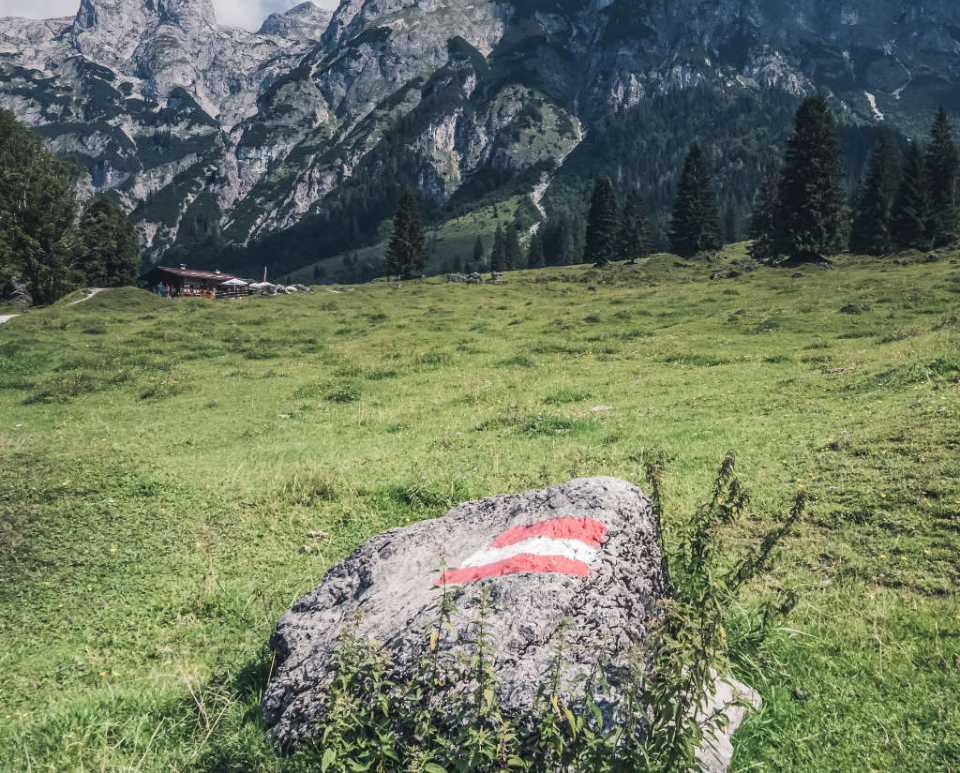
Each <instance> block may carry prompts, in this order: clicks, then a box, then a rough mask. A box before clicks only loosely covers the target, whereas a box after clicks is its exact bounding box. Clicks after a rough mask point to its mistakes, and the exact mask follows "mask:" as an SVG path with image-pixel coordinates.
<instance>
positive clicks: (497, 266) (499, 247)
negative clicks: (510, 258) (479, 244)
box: [490, 225, 507, 274]
mask: <svg viewBox="0 0 960 773" xmlns="http://www.w3.org/2000/svg"><path fill="white" fill-rule="evenodd" d="M506 262H507V261H506V242H505V239H504V235H503V226H501V225H497V232H496V233H495V234H494V235H493V250H492V251H491V252H490V273H491V274H499V273H502V272H503V271H504V270H505V269H506Z"/></svg>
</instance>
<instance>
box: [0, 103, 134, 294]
mask: <svg viewBox="0 0 960 773" xmlns="http://www.w3.org/2000/svg"><path fill="white" fill-rule="evenodd" d="M77 179H78V171H77V170H76V169H75V168H74V167H73V166H71V165H70V164H68V163H67V162H65V161H62V160H60V159H58V158H56V157H55V156H54V155H52V154H51V153H49V152H48V151H47V150H45V149H44V147H43V143H42V142H41V141H40V139H39V138H38V137H37V136H36V135H35V134H33V132H31V131H30V130H29V129H27V128H26V127H25V126H22V125H21V124H20V123H18V122H17V120H16V118H15V117H14V115H13V113H11V112H8V111H0V290H2V288H3V287H14V286H20V285H24V286H25V287H26V289H27V291H28V292H29V294H30V296H31V298H32V300H33V302H34V303H38V304H48V303H53V302H54V301H56V300H58V299H59V298H61V297H63V296H64V295H65V294H66V293H68V292H70V291H71V290H73V289H75V288H77V287H81V286H84V285H86V286H96V287H116V286H120V285H126V284H133V283H134V282H135V281H136V276H137V270H138V268H139V264H140V248H139V244H138V242H137V237H136V232H135V231H134V228H133V226H132V225H131V224H130V222H129V220H128V219H127V217H126V215H125V214H124V212H123V210H122V209H121V208H120V207H119V206H117V205H116V204H115V203H114V202H113V201H111V200H110V199H108V198H105V197H98V198H95V199H94V200H93V201H91V202H90V203H88V204H87V206H86V207H85V208H83V210H82V213H81V214H80V217H79V220H78V217H77V215H78V212H81V203H80V201H79V199H78V197H77Z"/></svg>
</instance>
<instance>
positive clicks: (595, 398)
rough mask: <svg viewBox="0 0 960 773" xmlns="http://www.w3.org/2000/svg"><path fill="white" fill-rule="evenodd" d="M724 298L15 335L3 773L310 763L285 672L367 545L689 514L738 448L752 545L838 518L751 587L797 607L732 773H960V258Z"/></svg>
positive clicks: (605, 275)
mask: <svg viewBox="0 0 960 773" xmlns="http://www.w3.org/2000/svg"><path fill="white" fill-rule="evenodd" d="M742 249H743V248H742V246H740V247H735V248H731V249H730V250H729V251H728V252H727V253H726V254H725V256H724V259H725V260H731V261H732V260H735V259H737V258H738V257H741V256H742ZM715 269H716V266H715V265H713V266H708V265H706V264H702V263H679V262H677V261H676V260H675V259H674V258H672V257H670V256H662V255H661V256H655V257H653V258H650V259H648V260H646V261H644V262H641V263H640V264H639V265H637V266H623V265H621V266H614V267H612V268H610V269H608V270H605V271H602V272H599V271H595V270H592V269H587V268H584V267H574V268H568V269H555V270H543V271H537V272H517V273H512V274H509V275H508V276H507V277H506V279H505V280H504V281H503V283H502V284H499V285H496V286H492V285H485V286H463V285H449V284H446V283H444V282H443V281H441V280H429V281H425V282H414V283H408V284H404V285H403V286H397V285H396V284H387V283H383V282H377V283H373V284H370V285H364V286H358V287H339V288H335V289H334V288H317V289H316V290H315V292H313V293H312V294H310V295H301V296H289V297H277V298H264V299H253V298H251V299H246V300H243V301H241V302H232V303H229V302H221V303H216V302H210V301H181V302H173V301H164V300H161V299H158V298H155V297H153V296H150V295H148V294H146V293H144V292H142V291H139V290H133V289H122V290H113V291H109V292H106V293H104V294H102V295H100V296H98V297H96V298H94V299H93V300H91V301H89V302H87V303H83V304H81V305H77V306H66V305H63V304H61V305H58V306H54V307H51V308H47V309H39V310H34V311H30V312H29V313H27V314H25V315H23V316H21V317H18V318H16V319H14V320H12V321H11V322H9V323H8V324H6V325H3V326H2V327H0V644H2V646H0V696H2V698H0V769H2V770H4V771H17V772H19V771H73V770H82V771H99V770H110V771H114V770H123V771H141V770H142V771H247V770H265V771H289V770H298V769H302V768H305V767H308V765H309V762H308V761H307V760H306V759H304V758H302V757H299V756H296V755H295V756H292V757H280V756H278V755H277V754H275V752H274V750H273V749H272V747H271V746H270V744H269V742H268V741H267V740H266V739H265V736H264V732H263V728H262V726H261V724H260V719H259V696H260V693H261V690H262V688H263V686H264V684H265V682H266V679H267V678H268V675H269V672H270V666H271V663H270V656H269V652H268V650H267V649H266V643H267V640H268V638H269V635H270V632H271V629H272V626H273V624H274V623H275V621H276V619H277V618H278V616H279V615H280V614H281V613H282V612H283V611H284V610H285V609H286V608H287V607H288V606H289V604H290V603H291V602H292V601H293V600H294V599H295V598H296V597H298V596H299V595H300V594H302V593H304V592H305V591H307V590H309V589H310V588H311V587H313V586H314V585H316V584H317V583H318V582H319V581H320V579H321V578H322V576H323V574H324V572H325V570H326V569H327V568H328V567H329V566H330V565H331V564H333V563H335V562H336V561H338V560H339V559H341V558H343V557H344V556H345V555H347V554H348V553H349V552H350V551H352V550H353V548H355V547H356V546H357V545H358V544H359V543H360V542H361V541H363V540H364V539H366V538H368V537H370V536H373V535H374V534H377V533H379V532H381V531H383V530H384V529H386V528H389V527H394V526H400V525H403V524H408V523H411V522H413V521H416V520H419V519H423V518H428V517H431V516H435V515H439V514H442V513H443V512H444V511H445V510H446V509H447V508H448V507H449V506H452V505H454V504H456V503H458V502H461V501H463V500H466V499H472V498H479V497H483V496H487V495H492V494H496V493H502V492H508V491H514V490H521V489H527V488H533V487H541V486H544V485H547V484H551V483H557V482H562V481H564V480H567V479H569V478H572V477H576V476H587V475H614V476H618V477H622V478H626V479H628V480H632V481H636V482H638V483H639V482H642V480H643V468H644V462H645V460H646V459H648V458H649V455H650V454H651V453H654V452H655V451H656V450H662V451H663V452H665V453H666V455H667V457H668V458H669V460H670V465H669V468H668V471H667V476H666V484H667V494H668V501H667V511H668V513H670V514H673V515H674V516H676V514H682V513H688V512H691V511H692V509H693V508H694V506H695V505H696V503H697V502H698V501H699V498H700V497H701V496H702V495H703V494H704V493H705V492H706V491H707V490H708V487H709V485H710V481H711V480H712V476H713V474H714V472H715V468H716V466H717V464H718V463H719V461H720V459H721V458H722V456H723V454H724V453H725V452H726V451H728V450H734V451H735V452H736V453H737V454H738V466H739V470H740V472H741V474H742V475H743V477H744V478H745V479H746V481H747V483H748V485H749V486H750V487H751V489H752V492H753V507H754V511H755V512H756V516H755V517H754V518H752V519H748V520H746V521H744V522H742V523H741V524H740V525H738V526H736V527H734V528H731V529H729V533H727V534H726V535H725V539H726V540H728V544H730V545H731V546H736V545H737V544H738V543H741V542H743V541H746V540H747V539H753V538H755V537H756V536H757V535H759V534H761V533H763V532H764V531H765V530H766V528H768V527H769V526H770V524H771V522H772V520H773V517H774V514H775V513H777V512H780V511H782V510H783V509H785V508H786V507H788V506H789V504H790V501H791V499H792V495H793V493H794V492H795V491H796V490H797V489H798V488H800V487H804V488H806V489H808V490H809V491H810V492H811V494H813V495H814V496H815V498H816V501H815V503H814V505H813V509H812V513H811V515H810V516H809V517H808V518H807V520H806V521H805V522H804V523H803V525H802V526H801V528H800V531H799V533H798V535H797V536H795V537H794V538H792V539H791V540H790V542H789V543H788V544H787V545H786V546H785V549H784V551H783V555H782V558H781V560H780V562H779V564H778V565H777V569H776V570H775V571H774V573H773V574H772V575H771V576H769V577H768V578H767V579H766V580H765V581H764V583H765V585H766V586H768V587H756V588H753V589H752V591H751V592H752V593H753V594H755V595H757V596H758V597H759V596H761V595H762V594H765V593H767V592H769V591H771V590H778V591H782V592H785V593H795V594H796V595H797V599H798V602H797V605H796V608H795V609H794V611H793V613H792V614H791V615H790V617H789V618H788V619H787V620H786V622H785V623H784V624H783V625H781V626H780V627H778V628H777V629H776V630H774V631H773V632H772V634H771V636H770V637H769V638H768V639H767V641H766V642H765V643H764V644H763V645H762V646H761V647H760V648H759V649H758V650H756V651H755V652H753V653H752V655H751V656H750V657H744V658H741V659H739V660H737V661H736V662H735V669H736V671H737V675H738V676H739V677H741V678H742V679H744V680H745V681H746V682H748V683H749V684H751V685H753V686H754V687H756V688H757V689H758V690H759V691H760V692H761V694H762V695H763V699H764V707H763V709H762V710H761V711H759V712H758V713H756V714H754V715H752V716H751V717H750V718H749V720H748V721H747V722H746V723H745V725H744V726H743V727H742V729H741V730H740V731H739V732H738V734H737V736H736V740H737V755H736V758H735V764H734V769H736V770H740V771H747V770H750V771H854V770H856V771H861V770H871V771H957V770H960V701H958V696H960V600H958V594H957V591H958V587H960V259H958V257H957V256H956V255H954V254H946V255H943V256H942V257H941V259H940V260H938V261H937V262H928V261H926V259H921V258H920V256H915V257H909V256H908V257H901V258H900V259H897V260H894V259H883V260H877V259H869V260H868V259H861V258H855V257H844V258H841V259H838V262H837V264H836V266H835V267H834V268H833V269H831V270H826V269H822V268H814V267H809V268H804V269H801V270H799V271H796V270H795V269H769V268H765V269H761V270H758V271H756V272H752V273H747V274H744V275H742V276H740V277H737V278H735V279H723V280H710V278H709V275H710V273H711V272H712V271H714V270H715ZM665 526H666V529H667V531H668V536H667V538H668V539H669V535H670V532H671V530H672V529H676V528H677V526H678V524H677V523H676V522H671V521H670V520H668V522H667V523H666V524H665ZM734 612H735V611H734Z"/></svg>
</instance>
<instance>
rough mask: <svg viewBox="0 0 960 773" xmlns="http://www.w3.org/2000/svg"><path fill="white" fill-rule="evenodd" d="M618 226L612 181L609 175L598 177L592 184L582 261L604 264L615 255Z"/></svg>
mask: <svg viewBox="0 0 960 773" xmlns="http://www.w3.org/2000/svg"><path fill="white" fill-rule="evenodd" d="M619 226H620V212H619V208H618V207H617V194H616V193H615V192H614V190H613V183H612V182H611V181H610V178H609V177H598V178H597V179H596V181H595V182H594V185H593V196H592V198H591V201H590V215H589V217H588V219H587V241H586V244H585V245H584V251H583V261H584V263H594V264H595V265H597V266H605V265H607V264H608V263H609V262H610V261H611V260H614V259H615V258H616V257H617V246H618V244H617V236H618V232H619Z"/></svg>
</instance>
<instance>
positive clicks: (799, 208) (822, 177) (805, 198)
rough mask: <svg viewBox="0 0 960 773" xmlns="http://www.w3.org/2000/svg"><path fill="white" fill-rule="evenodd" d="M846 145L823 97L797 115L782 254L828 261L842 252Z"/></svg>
mask: <svg viewBox="0 0 960 773" xmlns="http://www.w3.org/2000/svg"><path fill="white" fill-rule="evenodd" d="M841 171H842V167H841V162H840V147H839V144H838V142H837V136H836V128H835V125H834V120H833V114H832V113H831V111H830V107H829V105H828V104H827V100H826V98H825V97H823V96H816V97H809V98H808V99H806V100H804V102H803V104H801V105H800V108H799V110H798V111H797V115H796V120H795V124H794V132H793V135H792V136H791V137H790V139H789V141H788V142H787V151H786V156H785V159H784V165H783V173H782V175H781V177H780V190H779V204H778V213H777V229H778V234H777V237H778V238H777V242H778V244H777V252H778V253H779V254H782V255H786V256H787V257H790V258H793V259H794V260H801V261H808V260H822V259H824V258H825V257H826V256H828V255H832V254H834V253H835V252H836V251H837V250H838V249H839V248H840V237H841V234H842V226H843V212H844V200H843V190H842V187H841Z"/></svg>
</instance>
